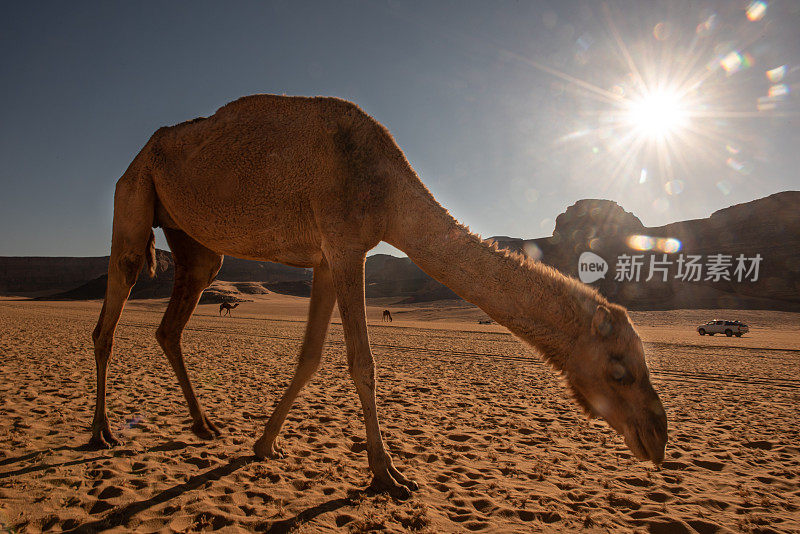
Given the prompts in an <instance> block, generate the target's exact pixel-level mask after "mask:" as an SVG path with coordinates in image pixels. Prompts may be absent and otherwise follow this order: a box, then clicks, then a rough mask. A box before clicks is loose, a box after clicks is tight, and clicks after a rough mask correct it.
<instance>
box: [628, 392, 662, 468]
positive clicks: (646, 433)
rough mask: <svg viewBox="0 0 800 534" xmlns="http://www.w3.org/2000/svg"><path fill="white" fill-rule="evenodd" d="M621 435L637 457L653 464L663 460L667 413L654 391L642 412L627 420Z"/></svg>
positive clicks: (658, 463)
mask: <svg viewBox="0 0 800 534" xmlns="http://www.w3.org/2000/svg"><path fill="white" fill-rule="evenodd" d="M623 435H624V436H625V444H626V445H627V446H628V448H629V449H630V450H631V452H633V454H634V455H635V456H636V457H637V458H638V459H640V460H650V461H651V462H653V463H654V464H655V465H660V464H661V462H663V461H664V452H665V449H666V446H667V439H668V438H667V414H666V412H665V411H664V406H663V405H662V404H661V400H660V399H659V398H658V395H656V394H655V392H653V395H652V398H651V400H650V402H648V403H647V404H646V406H645V409H644V413H643V414H641V415H640V416H639V417H635V418H632V419H631V420H629V422H628V424H627V425H626V426H625V430H624V432H623Z"/></svg>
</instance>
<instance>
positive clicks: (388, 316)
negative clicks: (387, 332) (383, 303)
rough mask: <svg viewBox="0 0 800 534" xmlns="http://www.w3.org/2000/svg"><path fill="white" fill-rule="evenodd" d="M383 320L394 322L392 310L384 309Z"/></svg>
mask: <svg viewBox="0 0 800 534" xmlns="http://www.w3.org/2000/svg"><path fill="white" fill-rule="evenodd" d="M383 320H384V321H389V322H390V323H391V322H392V312H390V311H389V310H383Z"/></svg>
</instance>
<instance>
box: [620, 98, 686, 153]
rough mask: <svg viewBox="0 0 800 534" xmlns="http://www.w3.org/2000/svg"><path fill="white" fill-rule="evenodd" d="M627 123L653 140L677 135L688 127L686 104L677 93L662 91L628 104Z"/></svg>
mask: <svg viewBox="0 0 800 534" xmlns="http://www.w3.org/2000/svg"><path fill="white" fill-rule="evenodd" d="M627 107H628V109H627V114H626V115H627V117H626V119H627V122H628V123H629V124H630V125H631V126H632V127H634V128H635V129H636V130H637V131H638V133H639V134H640V135H641V136H643V137H645V138H647V139H651V140H659V139H664V138H666V137H668V136H670V135H673V134H677V133H679V132H680V130H682V129H683V128H685V127H686V126H687V122H688V118H689V117H688V114H687V107H686V102H684V101H683V99H682V98H681V96H680V94H678V92H677V91H673V90H669V89H660V90H656V91H652V92H647V93H645V94H643V95H641V96H640V97H638V98H635V99H633V100H631V101H630V102H628V106H627Z"/></svg>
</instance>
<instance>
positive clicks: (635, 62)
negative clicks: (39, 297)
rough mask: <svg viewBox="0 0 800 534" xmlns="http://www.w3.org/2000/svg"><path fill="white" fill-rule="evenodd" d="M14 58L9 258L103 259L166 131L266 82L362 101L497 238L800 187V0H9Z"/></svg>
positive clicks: (656, 220)
mask: <svg viewBox="0 0 800 534" xmlns="http://www.w3.org/2000/svg"><path fill="white" fill-rule="evenodd" d="M0 69H1V71H2V73H3V74H2V81H1V82H0V102H2V104H3V113H2V120H0V161H1V162H2V165H0V186H1V187H0V228H2V232H0V256H34V255H36V256H99V255H107V254H108V252H109V246H110V238H111V217H112V208H113V204H112V203H113V192H114V184H115V182H116V180H117V179H118V178H119V177H120V176H121V175H122V173H123V172H124V171H125V169H126V168H127V166H128V164H129V163H130V162H131V160H132V159H133V158H134V156H135V155H136V154H137V152H138V151H139V150H140V149H141V148H142V146H143V145H144V144H145V143H146V142H147V140H148V138H149V137H150V135H151V134H152V133H153V132H154V131H155V130H156V129H158V128H159V127H161V126H165V125H170V124H175V123H178V122H182V121H185V120H188V119H192V118H194V117H198V116H208V115H210V114H213V113H214V111H215V110H216V109H217V108H219V107H220V106H222V105H224V104H225V103H227V102H230V101H232V100H235V99H236V98H238V97H240V96H243V95H247V94H253V93H278V94H289V95H306V96H313V95H329V96H337V97H341V98H345V99H348V100H352V101H354V102H356V103H357V104H358V105H359V106H361V108H362V109H364V110H365V111H366V112H367V113H369V114H371V115H372V116H374V117H375V118H376V119H378V120H379V121H380V122H382V123H383V124H384V125H386V126H387V127H388V128H389V130H390V131H391V132H392V134H393V135H394V137H395V139H396V141H397V142H398V144H399V145H400V147H401V148H402V149H403V150H404V152H405V154H406V156H407V157H408V159H409V161H410V162H411V164H412V166H413V167H414V168H415V170H416V171H417V172H418V174H419V175H420V177H421V179H422V181H423V182H424V183H425V184H426V185H427V186H428V187H429V188H430V190H431V191H432V192H433V194H434V196H435V197H436V198H437V199H438V200H439V202H440V203H442V204H443V205H444V206H445V207H447V208H448V209H449V210H450V212H451V213H452V214H453V215H454V216H455V217H456V218H458V219H459V220H460V221H462V222H463V223H465V224H467V225H468V226H469V227H470V228H471V229H472V230H473V231H475V232H477V233H479V234H481V235H483V236H484V237H489V236H494V235H504V236H513V237H521V238H536V237H544V236H548V235H551V234H552V231H553V228H554V220H555V218H556V216H557V215H558V214H559V213H561V212H563V211H564V210H565V209H566V208H567V207H568V206H569V205H571V204H573V203H575V202H576V201H577V200H579V199H583V198H605V199H610V200H614V201H616V202H618V203H619V204H620V205H621V206H622V207H623V208H624V209H625V210H627V211H631V212H633V213H634V214H635V215H637V216H638V217H639V218H640V219H641V220H642V222H643V223H644V224H645V225H646V226H660V225H663V224H667V223H669V222H673V221H677V220H684V219H692V218H700V217H707V216H709V215H710V214H711V213H712V212H713V211H715V210H718V209H721V208H724V207H727V206H730V205H732V204H737V203H741V202H747V201H751V200H754V199H756V198H761V197H764V196H767V195H769V194H772V193H775V192H778V191H783V190H789V189H798V188H800V187H799V186H800V180H799V179H798V169H800V129H798V118H799V117H800V104H798V93H800V2H796V1H794V0H784V1H781V0H776V1H773V2H763V1H756V2H751V1H739V0H724V1H702V0H694V1H684V2H681V1H672V0H670V1H652V0H641V1H639V0H625V1H622V0H620V1H612V0H609V1H608V2H599V1H581V0H546V1H545V0H543V1H496V2H469V1H464V0H458V1H436V2H427V1H422V2H412V1H409V2H405V1H395V0H392V1H379V0H376V1H370V2H368V1H342V2H295V1H286V2H236V1H231V2H203V1H192V2H179V1H173V2H113V1H104V2H97V3H91V2H49V3H48V2H36V3H23V2H14V3H11V4H8V5H6V6H4V16H3V17H2V20H0ZM158 245H159V246H160V247H161V248H167V246H166V243H165V241H164V240H163V237H162V236H161V235H160V233H158ZM375 251H376V252H388V253H393V254H396V255H401V254H402V253H400V252H399V251H396V250H394V249H392V248H391V247H389V246H388V245H385V244H382V245H380V246H379V247H378V248H377V249H375Z"/></svg>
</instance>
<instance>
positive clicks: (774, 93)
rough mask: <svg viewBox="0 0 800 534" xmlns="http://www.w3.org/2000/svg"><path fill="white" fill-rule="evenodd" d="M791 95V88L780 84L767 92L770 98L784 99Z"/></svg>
mask: <svg viewBox="0 0 800 534" xmlns="http://www.w3.org/2000/svg"><path fill="white" fill-rule="evenodd" d="M788 95H789V86H788V85H786V84H785V83H780V84H778V85H773V86H772V87H770V88H769V91H768V92H767V96H768V97H770V98H783V97H784V96H788Z"/></svg>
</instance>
